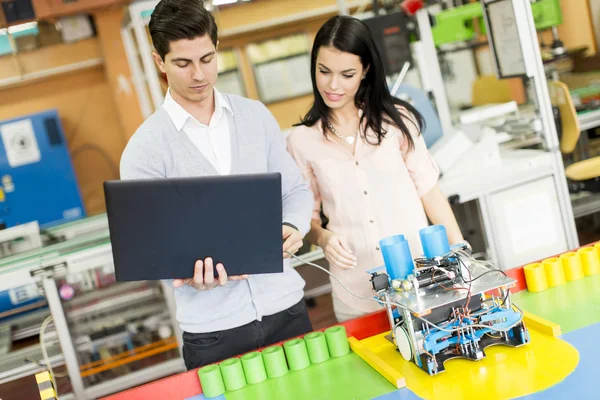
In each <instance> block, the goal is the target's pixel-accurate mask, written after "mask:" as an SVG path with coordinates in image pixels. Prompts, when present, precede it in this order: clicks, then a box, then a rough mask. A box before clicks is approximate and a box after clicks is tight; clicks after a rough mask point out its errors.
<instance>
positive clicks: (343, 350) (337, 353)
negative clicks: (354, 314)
mask: <svg viewBox="0 0 600 400" xmlns="http://www.w3.org/2000/svg"><path fill="white" fill-rule="evenodd" d="M325 338H326V339H327V347H328V348H329V354H331V357H343V356H345V355H346V354H348V353H349V352H350V344H349V343H348V336H346V327H344V326H342V325H336V326H332V327H331V328H327V329H325Z"/></svg>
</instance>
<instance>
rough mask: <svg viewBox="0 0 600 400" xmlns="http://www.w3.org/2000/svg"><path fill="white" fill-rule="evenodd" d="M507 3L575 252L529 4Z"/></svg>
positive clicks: (521, 1)
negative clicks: (513, 13)
mask: <svg viewBox="0 0 600 400" xmlns="http://www.w3.org/2000/svg"><path fill="white" fill-rule="evenodd" d="M481 1H485V0H481ZM511 1H512V4H513V8H514V11H515V18H516V20H517V26H518V27H519V38H520V40H521V46H522V47H521V48H522V50H523V57H524V60H525V67H526V69H527V74H528V75H529V78H530V79H531V80H532V84H533V85H534V88H535V94H536V101H537V106H538V112H539V114H540V118H541V120H542V124H543V126H544V130H543V132H544V136H545V139H546V146H547V150H548V151H549V152H550V153H551V154H552V155H553V157H552V161H553V164H554V168H553V173H554V181H555V184H556V190H557V195H558V202H559V206H560V209H561V211H562V212H561V216H562V219H563V226H564V228H565V234H566V237H567V244H568V246H569V247H570V248H575V247H578V246H579V239H578V236H577V228H576V227H575V218H574V216H573V208H572V206H571V199H570V196H569V190H568V188H567V177H566V175H565V166H564V164H563V160H562V154H561V152H560V145H559V140H558V134H557V132H556V125H555V124H554V116H553V113H552V103H551V101H550V94H549V93H548V84H547V81H546V74H545V71H544V65H543V63H542V55H541V52H540V48H539V45H538V41H537V31H536V29H535V22H534V19H533V13H532V11H531V3H530V2H529V0H511Z"/></svg>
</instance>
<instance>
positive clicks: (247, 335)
mask: <svg viewBox="0 0 600 400" xmlns="http://www.w3.org/2000/svg"><path fill="white" fill-rule="evenodd" d="M310 331H312V324H311V323H310V320H309V319H308V312H307V310H306V305H305V303H304V300H301V301H300V302H299V303H297V304H295V305H293V306H291V307H290V308H288V309H286V310H283V311H281V312H278V313H277V314H273V315H269V316H266V317H263V319H262V321H253V322H250V323H249V324H246V325H242V326H239V327H237V328H233V329H228V330H225V331H218V332H209V333H189V332H184V333H183V359H184V361H185V366H186V368H187V369H188V371H189V370H191V369H194V368H198V367H202V366H204V365H208V364H213V363H215V362H217V361H221V360H225V359H226V358H230V357H233V356H237V355H239V354H243V353H247V352H250V351H253V350H256V349H258V348H261V347H265V346H269V345H271V344H273V343H277V342H281V341H283V340H286V339H289V338H292V337H295V336H300V335H303V334H305V333H307V332H310Z"/></svg>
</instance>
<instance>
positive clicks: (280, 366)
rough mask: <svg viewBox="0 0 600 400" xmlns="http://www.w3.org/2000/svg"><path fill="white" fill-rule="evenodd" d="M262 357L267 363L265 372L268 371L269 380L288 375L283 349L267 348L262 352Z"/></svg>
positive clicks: (278, 347)
mask: <svg viewBox="0 0 600 400" xmlns="http://www.w3.org/2000/svg"><path fill="white" fill-rule="evenodd" d="M262 356H263V361H264V363H265V370H266V371H267V376H268V377H269V378H279V377H280V376H284V375H285V374H287V373H288V366H287V362H286V361H285V354H284V352H283V347H281V346H271V347H267V348H266V349H264V350H263V351H262Z"/></svg>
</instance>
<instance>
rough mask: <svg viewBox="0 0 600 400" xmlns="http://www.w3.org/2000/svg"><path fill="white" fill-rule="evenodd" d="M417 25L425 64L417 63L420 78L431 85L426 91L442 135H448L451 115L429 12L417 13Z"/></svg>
mask: <svg viewBox="0 0 600 400" xmlns="http://www.w3.org/2000/svg"><path fill="white" fill-rule="evenodd" d="M417 24H418V27H419V36H420V38H421V40H420V41H421V50H422V57H423V59H424V60H426V61H425V62H421V61H419V62H418V66H419V72H420V74H421V77H426V79H423V78H422V80H423V82H424V83H425V82H427V83H428V84H429V85H431V86H430V87H429V88H426V90H428V91H431V92H432V94H433V97H434V99H435V106H436V109H437V112H438V116H439V118H440V124H441V125H442V134H448V133H450V132H452V131H453V129H454V128H453V125H452V115H451V113H450V106H449V105H448V97H447V96H446V87H445V85H444V81H443V79H442V71H441V69H440V60H439V59H438V56H437V49H436V47H435V42H434V41H433V32H432V30H431V23H430V20H429V12H428V11H427V9H426V8H423V9H421V10H419V11H417Z"/></svg>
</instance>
